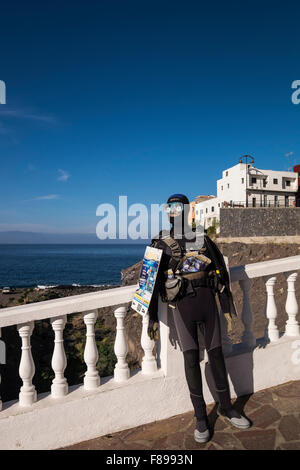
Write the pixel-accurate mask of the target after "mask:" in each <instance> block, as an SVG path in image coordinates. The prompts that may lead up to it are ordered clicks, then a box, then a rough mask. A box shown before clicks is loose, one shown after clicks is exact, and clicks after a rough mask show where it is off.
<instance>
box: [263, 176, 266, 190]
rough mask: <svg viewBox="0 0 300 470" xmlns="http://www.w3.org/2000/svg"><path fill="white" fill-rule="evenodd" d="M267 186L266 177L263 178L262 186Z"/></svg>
mask: <svg viewBox="0 0 300 470" xmlns="http://www.w3.org/2000/svg"><path fill="white" fill-rule="evenodd" d="M266 186H267V178H264V179H263V187H264V188H265V187H266Z"/></svg>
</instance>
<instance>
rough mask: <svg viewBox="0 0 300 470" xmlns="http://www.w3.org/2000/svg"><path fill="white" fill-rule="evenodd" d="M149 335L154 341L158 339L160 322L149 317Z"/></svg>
mask: <svg viewBox="0 0 300 470" xmlns="http://www.w3.org/2000/svg"><path fill="white" fill-rule="evenodd" d="M148 336H149V337H150V338H151V339H153V340H154V341H157V340H158V338H159V331H158V322H156V321H153V320H151V319H149V325H148Z"/></svg>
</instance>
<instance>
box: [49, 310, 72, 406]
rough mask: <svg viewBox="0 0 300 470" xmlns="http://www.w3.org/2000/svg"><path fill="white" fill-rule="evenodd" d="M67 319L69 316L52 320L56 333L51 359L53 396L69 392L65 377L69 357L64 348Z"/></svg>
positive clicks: (60, 395) (56, 396)
mask: <svg viewBox="0 0 300 470" xmlns="http://www.w3.org/2000/svg"><path fill="white" fill-rule="evenodd" d="M66 321H67V316H66V315H62V316H61V317H55V318H51V320H50V322H51V325H52V328H53V331H54V333H55V339H54V350H53V356H52V361H51V366H52V369H53V370H54V372H55V377H54V379H53V381H52V385H51V396H52V397H53V398H59V397H63V396H64V395H67V393H68V384H67V380H66V378H65V377H64V371H65V368H66V366H67V358H66V354H65V349H64V340H63V331H64V327H65V324H66Z"/></svg>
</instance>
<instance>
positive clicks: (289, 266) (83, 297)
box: [0, 255, 300, 328]
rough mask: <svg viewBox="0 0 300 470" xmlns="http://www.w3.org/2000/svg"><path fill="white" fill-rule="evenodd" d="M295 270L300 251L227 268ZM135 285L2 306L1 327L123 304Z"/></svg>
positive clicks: (241, 272) (236, 271)
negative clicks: (282, 256)
mask: <svg viewBox="0 0 300 470" xmlns="http://www.w3.org/2000/svg"><path fill="white" fill-rule="evenodd" d="M298 270H300V255H297V256H288V257H286V258H279V259H274V260H268V261H260V262H258V263H250V264H245V265H240V266H234V267H231V268H229V271H230V279H231V282H237V281H239V280H243V279H249V278H255V277H261V276H268V275H272V274H276V273H280V272H289V271H298ZM136 289H137V285H136V284H134V285H131V286H125V287H116V288H112V289H105V290H102V291H98V292H90V293H87V294H79V295H73V296H69V297H62V298H59V299H52V300H45V301H42V302H34V303H30V304H26V305H19V306H17V307H8V308H3V309H0V328H4V327H6V326H11V325H17V324H20V323H25V322H30V321H35V320H43V319H45V318H54V317H58V316H61V315H70V314H72V313H81V312H88V311H90V310H94V309H97V308H101V307H110V306H113V305H119V304H124V303H127V302H130V301H131V299H132V296H133V294H134V292H135V290H136Z"/></svg>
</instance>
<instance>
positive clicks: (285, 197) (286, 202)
mask: <svg viewBox="0 0 300 470" xmlns="http://www.w3.org/2000/svg"><path fill="white" fill-rule="evenodd" d="M284 205H285V207H289V197H288V196H284Z"/></svg>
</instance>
